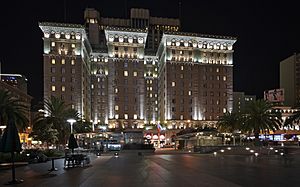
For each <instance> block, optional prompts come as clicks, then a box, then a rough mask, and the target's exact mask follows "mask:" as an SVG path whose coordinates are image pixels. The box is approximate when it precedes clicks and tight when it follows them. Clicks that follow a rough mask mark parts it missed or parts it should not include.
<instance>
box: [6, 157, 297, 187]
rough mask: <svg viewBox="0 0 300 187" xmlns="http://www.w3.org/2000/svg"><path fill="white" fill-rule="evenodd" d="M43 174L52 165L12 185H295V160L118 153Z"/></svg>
mask: <svg viewBox="0 0 300 187" xmlns="http://www.w3.org/2000/svg"><path fill="white" fill-rule="evenodd" d="M55 165H56V167H57V168H58V171H54V172H52V173H48V169H50V168H51V162H47V163H41V164H30V165H27V166H23V167H19V168H17V170H16V171H17V173H16V175H17V178H22V179H24V183H22V184H19V185H15V186H19V187H21V186H26V187H29V186H57V187H58V186H63V187H67V186H72V187H73V186H87V187H91V186H121V187H125V186H133V187H135V186H152V187H153V186H233V187H234V186H256V187H258V186H272V187H273V186H290V185H292V186H297V185H298V184H299V183H300V177H299V174H300V173H299V171H300V158H299V157H298V155H295V156H293V157H289V158H286V157H283V156H280V155H272V156H258V157H255V156H249V155H248V156H245V155H243V156H237V155H236V156H233V155H220V154H218V155H217V156H214V155H213V154H205V155H203V154H196V153H178V152H177V153H172V154H169V153H165V154H158V153H156V154H151V155H144V156H138V154H135V153H120V155H119V157H118V158H116V157H114V156H113V155H103V156H100V157H98V158H97V157H94V158H92V162H91V166H88V167H78V168H70V169H64V168H63V159H59V160H56V161H55ZM10 179H11V170H0V181H1V185H2V184H3V183H5V182H7V181H8V180H10Z"/></svg>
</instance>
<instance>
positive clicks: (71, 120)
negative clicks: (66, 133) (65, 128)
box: [67, 119, 76, 134]
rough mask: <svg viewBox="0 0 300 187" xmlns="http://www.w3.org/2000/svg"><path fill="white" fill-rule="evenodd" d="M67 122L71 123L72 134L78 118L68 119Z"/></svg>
mask: <svg viewBox="0 0 300 187" xmlns="http://www.w3.org/2000/svg"><path fill="white" fill-rule="evenodd" d="M67 122H69V123H70V125H71V134H73V123H75V122H76V120H75V119H68V120H67Z"/></svg>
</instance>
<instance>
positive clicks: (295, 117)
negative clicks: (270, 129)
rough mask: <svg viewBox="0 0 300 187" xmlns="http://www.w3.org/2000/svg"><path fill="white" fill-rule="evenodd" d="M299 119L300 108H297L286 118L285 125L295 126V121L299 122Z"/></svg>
mask: <svg viewBox="0 0 300 187" xmlns="http://www.w3.org/2000/svg"><path fill="white" fill-rule="evenodd" d="M299 121H300V110H297V111H295V112H293V114H292V115H291V116H289V117H288V118H286V120H285V122H284V125H285V126H293V125H294V123H297V124H299Z"/></svg>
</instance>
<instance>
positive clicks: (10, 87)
mask: <svg viewBox="0 0 300 187" xmlns="http://www.w3.org/2000/svg"><path fill="white" fill-rule="evenodd" d="M0 77H1V81H0V90H6V91H9V92H10V93H11V94H12V96H13V97H15V98H17V99H20V100H21V101H22V102H23V104H25V106H26V108H27V110H26V114H25V115H26V116H27V118H28V120H29V124H28V126H29V128H28V129H26V132H27V131H30V129H31V124H30V123H31V112H30V109H31V100H32V97H31V96H30V95H28V94H27V79H26V78H25V76H23V75H19V74H0ZM0 126H1V121H0ZM21 136H22V138H21V139H22V142H23V139H24V137H23V136H25V134H21ZM27 137H28V133H27V134H26V139H27ZM24 142H25V141H24Z"/></svg>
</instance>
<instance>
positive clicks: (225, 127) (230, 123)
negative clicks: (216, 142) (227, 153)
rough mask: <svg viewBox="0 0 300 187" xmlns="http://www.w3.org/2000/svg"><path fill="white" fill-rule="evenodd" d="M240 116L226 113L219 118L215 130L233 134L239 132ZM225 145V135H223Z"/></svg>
mask: <svg viewBox="0 0 300 187" xmlns="http://www.w3.org/2000/svg"><path fill="white" fill-rule="evenodd" d="M241 119H242V118H241V116H240V114H237V113H231V112H226V113H225V114H224V115H223V116H221V117H220V118H219V120H218V122H217V128H218V129H219V130H220V131H221V132H228V133H232V134H233V133H234V131H237V130H241V125H240V124H241ZM224 144H225V134H224ZM233 145H235V135H234V134H233Z"/></svg>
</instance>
